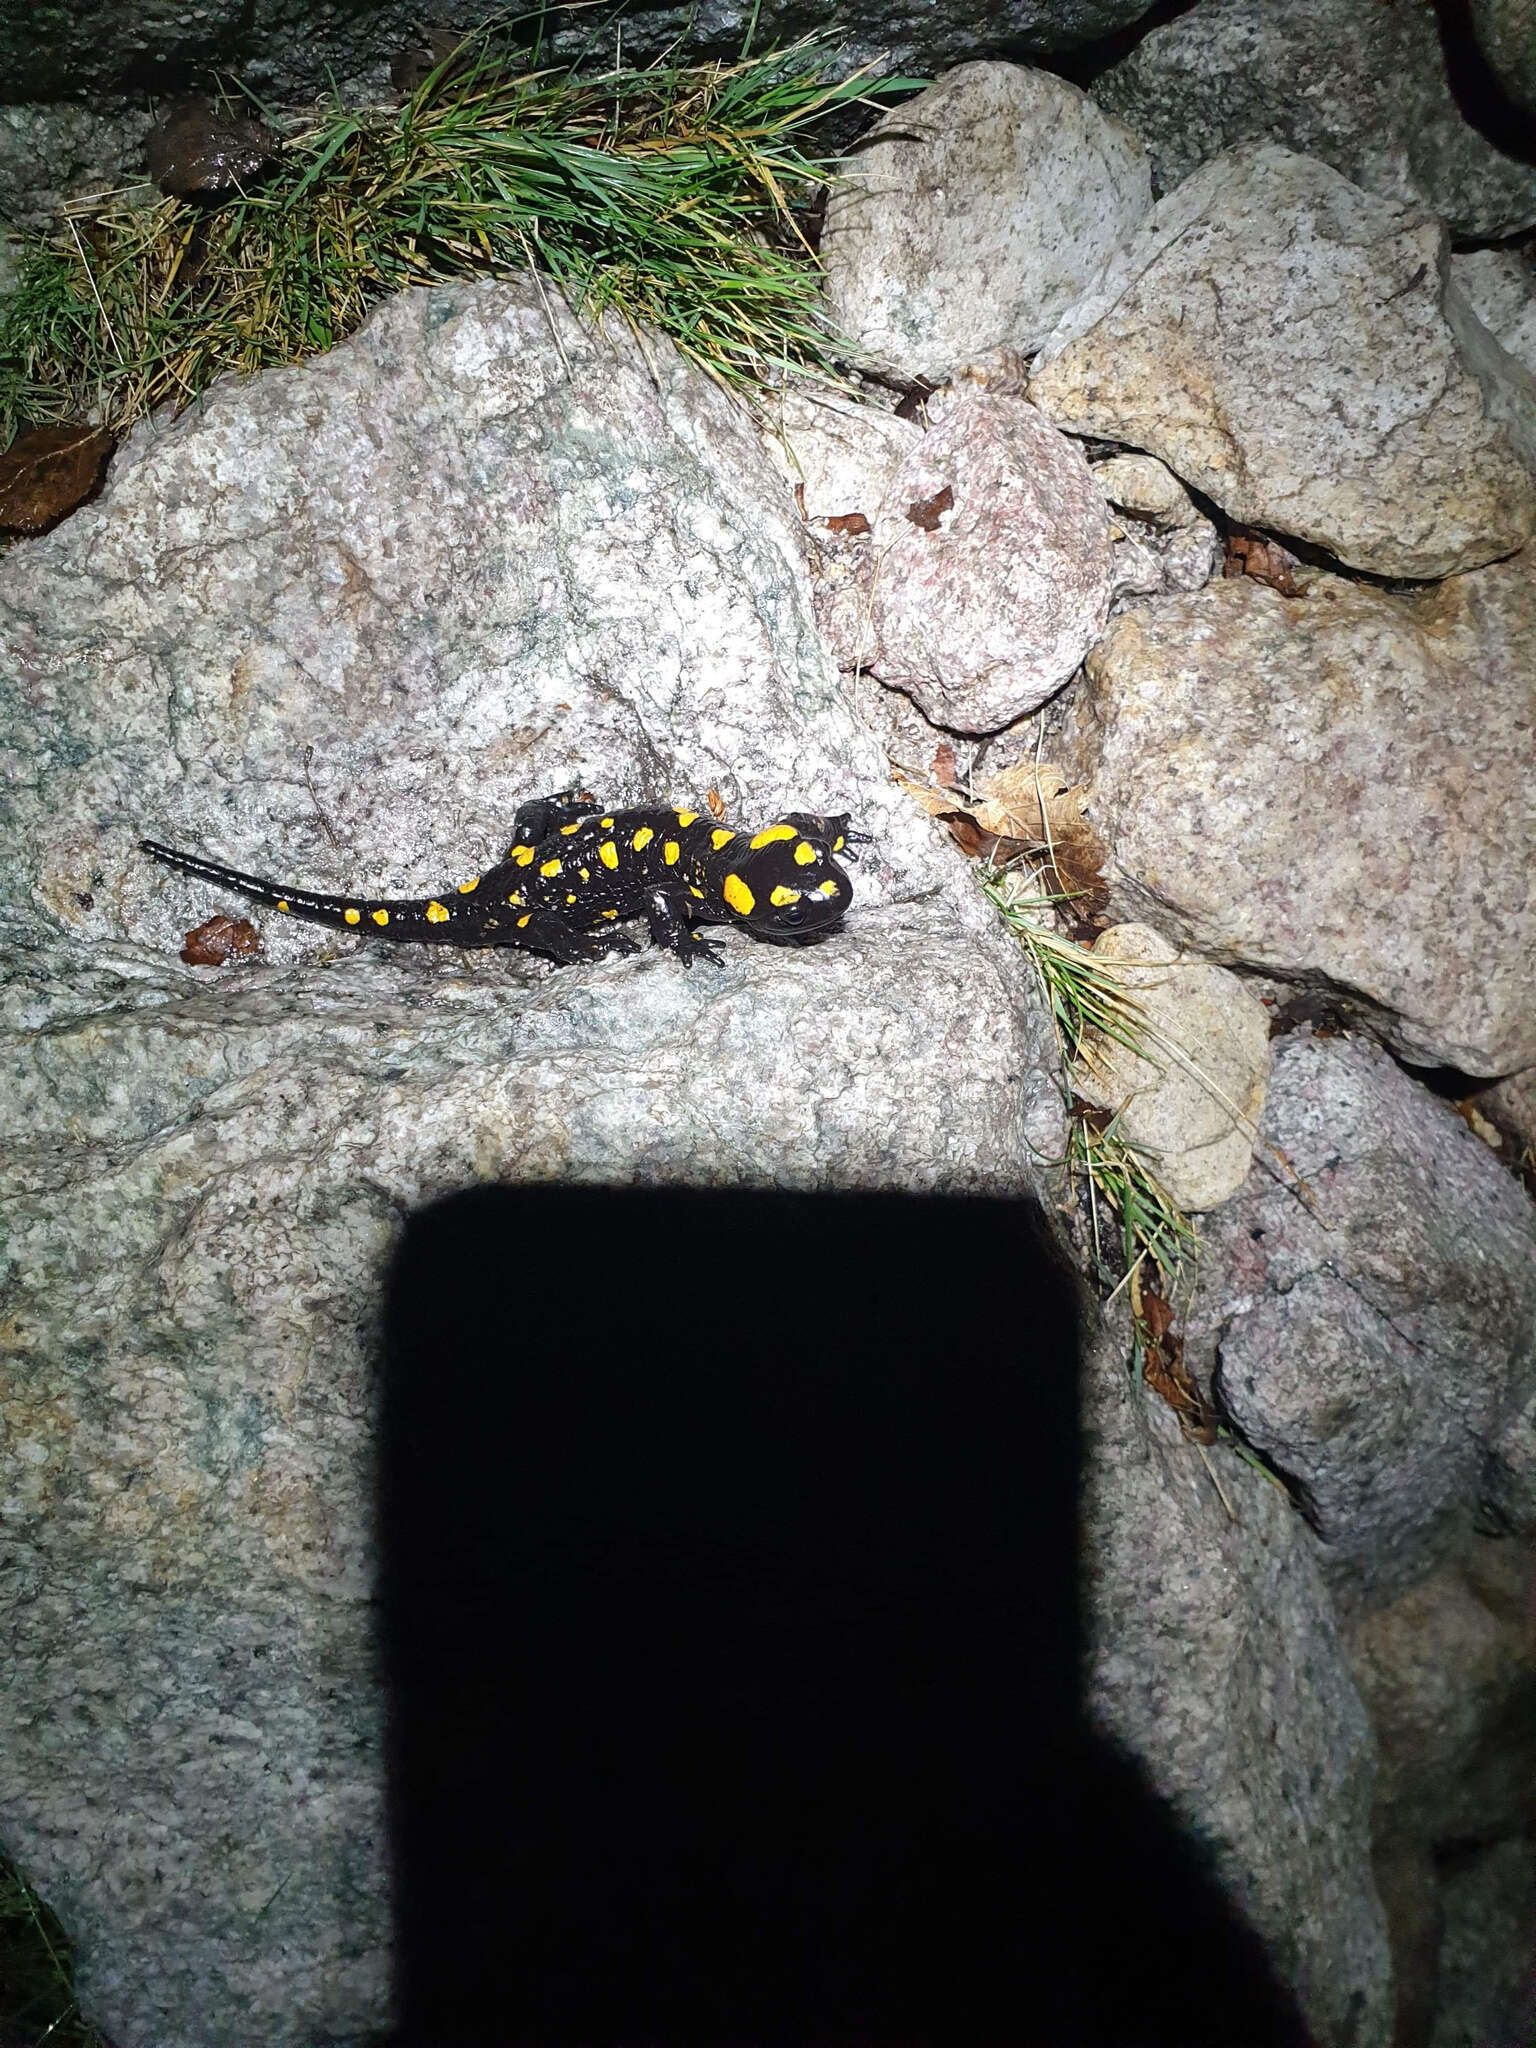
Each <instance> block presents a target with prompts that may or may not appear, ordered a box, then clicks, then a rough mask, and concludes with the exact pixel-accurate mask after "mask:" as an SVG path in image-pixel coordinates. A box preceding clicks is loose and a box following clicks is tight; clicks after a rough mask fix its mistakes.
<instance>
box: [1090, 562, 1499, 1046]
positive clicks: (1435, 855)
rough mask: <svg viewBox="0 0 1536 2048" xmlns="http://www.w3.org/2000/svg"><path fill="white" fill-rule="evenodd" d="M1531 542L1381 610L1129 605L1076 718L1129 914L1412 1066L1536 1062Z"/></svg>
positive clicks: (1344, 603)
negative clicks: (1342, 1012)
mask: <svg viewBox="0 0 1536 2048" xmlns="http://www.w3.org/2000/svg"><path fill="white" fill-rule="evenodd" d="M1533 556H1536V551H1533V550H1529V549H1528V550H1527V551H1526V553H1525V554H1524V555H1522V556H1518V557H1516V558H1514V559H1513V560H1511V561H1508V562H1501V563H1498V564H1496V565H1495V566H1493V567H1492V568H1488V569H1481V570H1478V571H1476V572H1475V573H1474V574H1471V575H1467V576H1456V577H1452V578H1450V579H1449V580H1448V581H1446V582H1445V583H1442V584H1439V585H1436V586H1434V587H1432V588H1430V589H1428V590H1425V591H1423V592H1421V593H1419V594H1417V595H1413V596H1407V597H1395V596H1390V595H1388V594H1386V593H1384V592H1381V591H1377V590H1373V589H1370V588H1368V587H1366V586H1363V585H1358V584H1352V583H1346V582H1344V581H1343V580H1342V579H1340V578H1337V577H1331V576H1318V577H1316V578H1314V580H1313V581H1312V582H1311V583H1310V584H1309V585H1308V587H1307V590H1306V592H1305V594H1304V595H1303V596H1301V597H1298V598H1284V597H1281V596H1280V595H1279V594H1278V593H1277V592H1275V591H1273V590H1269V589H1267V588H1265V587H1263V586H1261V585H1260V584H1258V583H1256V582H1254V581H1253V580H1252V579H1250V578H1246V577H1239V578H1232V579H1228V580H1222V581H1219V582H1215V583H1211V584H1209V585H1207V587H1206V588H1205V589H1204V590H1200V591H1195V592H1193V593H1192V594H1191V595H1189V596H1185V597H1170V598H1166V599H1163V600H1161V601H1159V602H1158V603H1156V604H1152V605H1143V606H1139V607H1136V608H1135V609H1133V610H1131V611H1128V612H1126V613H1125V614H1123V615H1122V616H1121V617H1120V618H1118V619H1115V620H1114V621H1113V622H1112V623H1111V625H1110V626H1109V629H1108V631H1107V632H1106V633H1105V635H1104V638H1103V639H1102V640H1101V641H1100V642H1099V644H1098V646H1097V647H1095V648H1094V650H1093V652H1092V653H1091V654H1090V656H1089V658H1088V662H1087V677H1088V682H1087V688H1086V690H1085V691H1084V692H1083V693H1082V695H1081V697H1080V699H1079V700H1077V702H1076V703H1075V705H1074V716H1075V718H1076V719H1077V721H1078V724H1079V726H1080V729H1081V733H1082V748H1083V753H1082V767H1083V771H1084V773H1085V776H1086V779H1087V780H1088V782H1089V784H1090V788H1091V795H1092V804H1093V819H1094V823H1095V825H1096V826H1097V828H1098V830H1099V832H1100V834H1101V835H1102V836H1103V837H1104V838H1105V839H1106V840H1107V841H1108V843H1109V846H1110V848H1111V853H1112V863H1111V872H1112V878H1113V880H1114V883H1115V891H1116V894H1115V901H1116V904H1117V905H1118V906H1119V908H1120V911H1121V914H1122V915H1130V916H1144V917H1146V918H1147V920H1148V921H1149V922H1151V923H1154V924H1156V925H1157V926H1159V927H1160V928H1161V929H1162V930H1165V931H1167V932H1169V933H1170V934H1171V935H1172V936H1175V937H1177V938H1179V939H1181V940H1182V941H1183V942H1184V943H1185V944H1187V945H1191V946H1193V947H1194V948H1195V949H1196V950H1197V951H1199V952H1202V953H1205V954H1207V955H1209V956H1210V957H1212V958H1214V959H1217V960H1220V961H1223V962H1226V963H1228V964H1231V965H1246V966H1250V967H1254V968H1257V969H1259V970H1261V971H1263V972H1265V973H1271V974H1275V975H1278V976H1281V977H1282V978H1284V979H1286V980H1291V981H1300V982H1302V983H1304V984H1308V985H1314V986H1315V985H1316V984H1318V983H1319V982H1324V983H1331V984H1332V985H1333V986H1334V987H1335V988H1337V989H1338V990H1339V992H1340V993H1341V995H1342V996H1343V997H1344V998H1345V999H1347V1000H1349V1001H1351V1002H1354V1003H1356V1004H1359V1005H1361V1006H1362V1007H1363V1008H1364V1010H1365V1011H1366V1012H1367V1013H1368V1014H1369V1015H1370V1017H1371V1020H1372V1022H1373V1024H1374V1025H1375V1026H1376V1028H1378V1029H1380V1030H1381V1031H1382V1032H1383V1033H1384V1034H1385V1035H1386V1036H1387V1037H1388V1039H1389V1040H1390V1042H1391V1043H1392V1044H1393V1045H1395V1046H1397V1047H1398V1048H1399V1049H1400V1050H1401V1051H1402V1052H1404V1053H1405V1054H1406V1055H1407V1056H1408V1057H1409V1058H1410V1059H1414V1060H1418V1061H1420V1062H1421V1063H1423V1064H1426V1065H1434V1064H1436V1063H1438V1062H1442V1061H1443V1062H1447V1063H1449V1064H1450V1065H1453V1066H1457V1067H1460V1068H1462V1069H1463V1070H1464V1071H1466V1072H1468V1073H1472V1074H1488V1075H1493V1074H1507V1073H1510V1072H1512V1071H1515V1070H1517V1069H1519V1068H1520V1067H1522V1066H1525V1065H1529V1064H1530V1063H1531V1062H1532V1061H1533V1059H1536V906H1533V903H1532V899H1531V891H1530V886H1529V861H1530V848H1531V846H1532V844H1533V843H1536V811H1533V804H1536V796H1533V792H1532V787H1531V780H1530V773H1529V765H1530V754H1531V744H1532V738H1531V735H1532V727H1533V723H1536V559H1533Z"/></svg>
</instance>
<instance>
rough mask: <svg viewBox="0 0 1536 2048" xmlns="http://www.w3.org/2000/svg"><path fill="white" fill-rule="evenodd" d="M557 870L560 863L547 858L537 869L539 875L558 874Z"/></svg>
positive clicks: (558, 870)
mask: <svg viewBox="0 0 1536 2048" xmlns="http://www.w3.org/2000/svg"><path fill="white" fill-rule="evenodd" d="M559 872H560V863H559V861H557V860H547V861H545V863H544V865H543V866H542V867H541V868H540V869H539V873H540V874H541V875H558V874H559Z"/></svg>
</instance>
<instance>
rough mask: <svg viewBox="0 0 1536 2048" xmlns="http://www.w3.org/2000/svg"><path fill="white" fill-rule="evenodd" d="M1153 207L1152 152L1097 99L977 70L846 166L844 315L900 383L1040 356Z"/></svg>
mask: <svg viewBox="0 0 1536 2048" xmlns="http://www.w3.org/2000/svg"><path fill="white" fill-rule="evenodd" d="M1151 205H1152V187H1151V181H1150V178H1149V176H1148V172H1147V161H1146V152H1145V151H1144V150H1143V148H1142V146H1141V144H1140V142H1139V141H1138V140H1137V139H1136V137H1135V136H1134V135H1132V134H1131V132H1130V130H1129V129H1128V128H1126V127H1125V126H1124V125H1123V124H1122V123H1121V122H1119V121H1115V120H1112V119H1111V118H1110V117H1109V116H1108V115H1106V114H1104V113H1101V112H1100V110H1099V109H1098V108H1097V107H1096V106H1095V105H1094V103H1093V101H1092V100H1091V99H1089V98H1088V96H1087V94H1086V93H1083V92H1079V90H1078V89H1077V87H1076V86H1074V85H1068V84H1067V82H1066V81H1065V80H1064V79H1060V78H1056V77H1053V76H1052V75H1051V74H1050V73H1049V72H1046V71H1033V70H1027V69H1025V68H1024V67H1023V66H1021V65H1017V64H962V65H960V66H959V67H958V68H957V69H956V70H954V71H950V72H947V73H946V74H945V75H944V77H942V78H941V79H939V80H938V82H937V83H936V84H934V85H931V86H930V87H929V88H928V90H927V91H926V92H925V93H923V94H922V95H921V96H920V97H919V98H917V99H915V100H908V101H904V102H903V103H902V104H901V106H900V107H899V108H897V109H895V110H893V111H892V112H891V113H890V114H888V115H887V116H886V117H885V119H884V120H883V121H881V122H879V123H878V124H877V126H876V127H875V128H874V129H873V130H872V131H871V132H870V134H869V135H867V136H863V137H861V138H860V142H859V147H858V150H857V152H856V153H855V154H854V155H852V156H851V157H849V158H848V160H847V162H846V163H845V164H843V165H842V166H841V169H840V172H839V178H838V181H837V183H835V184H834V185H833V186H832V188H831V194H830V198H829V200H828V205H827V220H826V227H825V230H824V231H823V234H822V239H821V256H822V261H823V263H824V264H825V265H826V283H827V297H828V302H829V305H830V309H831V313H832V318H833V320H834V321H835V322H836V324H837V326H838V327H839V328H840V330H841V331H842V332H843V333H844V334H846V335H847V336H848V337H849V338H850V339H851V340H852V341H853V342H854V343H855V344H856V346H857V348H858V352H859V356H860V359H861V360H863V361H865V362H867V363H868V364H870V365H871V366H872V367H873V368H875V369H878V370H881V371H884V372H885V373H886V374H888V375H891V376H895V377H902V378H907V379H913V380H915V379H916V378H919V377H926V378H929V379H930V380H932V381H933V382H935V383H937V382H939V381H941V380H942V379H943V378H945V377H948V376H951V375H953V374H954V372H955V371H956V370H958V369H961V368H963V367H964V365H965V364H966V363H967V362H968V361H969V360H970V358H971V357H972V356H973V355H975V354H976V353H977V351H978V350H983V349H989V348H996V347H1007V348H1015V349H1021V350H1024V351H1026V352H1029V353H1032V352H1033V351H1034V350H1035V349H1037V348H1038V347H1039V346H1040V344H1041V342H1042V341H1044V339H1045V337H1046V335H1047V334H1049V333H1050V331H1051V329H1052V327H1053V326H1054V325H1055V324H1056V322H1057V320H1058V319H1059V318H1060V317H1061V315H1062V314H1063V313H1065V312H1066V310H1067V308H1068V307H1069V306H1070V305H1071V304H1072V302H1073V301H1074V300H1075V299H1076V298H1077V297H1078V295H1079V293H1080V292H1081V291H1082V290H1083V287H1084V286H1085V285H1086V284H1087V283H1088V282H1089V280H1090V279H1091V278H1092V277H1093V276H1094V275H1095V274H1096V273H1097V271H1098V270H1099V269H1100V267H1101V266H1102V265H1103V263H1104V261H1105V260H1106V258H1107V257H1108V256H1109V255H1110V253H1111V251H1112V250H1114V249H1116V248H1118V247H1119V246H1120V244H1121V243H1122V242H1125V241H1128V240H1129V238H1130V236H1131V234H1132V232H1133V231H1134V229H1135V228H1136V227H1137V226H1138V225H1139V224H1140V222H1141V220H1142V217H1143V216H1144V215H1145V214H1146V213H1147V212H1148V210H1149V209H1150V207H1151ZM980 280H985V288H984V289H982V290H978V289H977V286H978V282H979V281H980Z"/></svg>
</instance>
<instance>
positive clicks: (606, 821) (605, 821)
mask: <svg viewBox="0 0 1536 2048" xmlns="http://www.w3.org/2000/svg"><path fill="white" fill-rule="evenodd" d="M598 823H599V824H600V825H601V826H602V828H603V830H604V831H605V832H611V831H612V830H613V820H612V818H600V819H599V820H598Z"/></svg>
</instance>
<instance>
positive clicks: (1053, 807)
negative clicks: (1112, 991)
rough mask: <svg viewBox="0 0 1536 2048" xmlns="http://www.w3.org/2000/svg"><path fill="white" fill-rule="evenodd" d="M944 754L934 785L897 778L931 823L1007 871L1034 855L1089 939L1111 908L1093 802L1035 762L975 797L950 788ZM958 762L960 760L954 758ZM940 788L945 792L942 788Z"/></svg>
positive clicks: (992, 779)
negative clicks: (1091, 816)
mask: <svg viewBox="0 0 1536 2048" xmlns="http://www.w3.org/2000/svg"><path fill="white" fill-rule="evenodd" d="M944 752H945V748H944V747H943V746H941V747H940V749H939V753H938V754H936V755H935V756H934V767H933V773H932V780H931V782H930V783H929V785H927V786H924V785H923V784H922V783H918V782H914V781H913V780H912V779H911V777H910V776H906V775H903V774H901V773H900V771H898V772H897V775H896V780H897V781H898V782H899V783H900V784H901V786H902V788H903V789H905V790H906V791H907V792H908V793H909V794H910V795H912V796H914V797H916V799H917V801H918V802H919V803H920V804H921V805H922V807H923V809H924V810H925V811H927V812H928V814H929V816H930V817H934V818H939V819H941V820H942V821H943V823H944V824H946V825H947V826H948V827H949V829H950V832H951V833H952V834H953V836H954V838H955V840H956V842H957V844H958V845H959V846H960V848H961V849H962V851H963V852H965V853H967V854H970V855H971V856H972V857H973V858H974V857H977V856H981V855H986V856H989V857H990V858H992V859H994V860H996V861H997V862H999V863H1003V862H1006V861H1009V860H1013V859H1015V858H1017V857H1018V856H1019V855H1021V854H1029V855H1031V856H1034V857H1035V858H1036V859H1037V860H1038V858H1039V856H1040V855H1041V854H1044V855H1045V859H1044V861H1043V862H1042V863H1041V864H1040V879H1041V881H1042V883H1043V884H1044V886H1045V888H1046V890H1047V891H1048V893H1049V894H1051V895H1053V896H1063V897H1065V898H1066V899H1067V910H1068V914H1069V915H1070V916H1071V917H1072V918H1073V919H1074V921H1075V923H1076V926H1077V928H1078V930H1079V931H1080V932H1081V931H1083V930H1085V929H1090V928H1092V927H1093V925H1094V921H1095V920H1096V919H1098V918H1100V917H1101V916H1102V914H1103V911H1104V909H1105V907H1106V905H1107V904H1108V901H1109V889H1108V885H1107V884H1106V883H1105V880H1104V873H1103V866H1104V857H1105V854H1106V852H1107V848H1106V847H1105V845H1104V842H1103V840H1102V839H1100V837H1099V835H1098V833H1097V832H1095V831H1094V829H1093V827H1092V825H1090V824H1089V822H1088V818H1087V799H1086V798H1085V796H1084V794H1083V792H1082V790H1081V789H1080V788H1078V787H1077V786H1076V785H1075V784H1073V783H1072V782H1070V781H1069V780H1068V778H1067V777H1066V776H1065V775H1064V774H1063V773H1062V772H1061V770H1060V769H1059V768H1053V767H1050V766H1049V765H1047V764H1045V763H1041V764H1039V765H1038V766H1037V765H1036V763H1035V762H1033V761H1024V762H1021V763H1020V764H1019V765H1018V766H1017V767H1016V768H1004V769H1002V770H1001V771H1000V772H999V773H998V774H996V775H991V776H988V778H987V779H986V781H985V782H983V783H982V784H981V785H980V788H979V789H978V791H977V793H976V795H975V796H974V797H967V796H964V795H962V794H961V792H960V791H959V790H957V789H955V788H953V787H952V786H946V785H945V784H944V783H943V778H942V775H941V761H942V756H943V754H944ZM950 761H951V763H952V762H953V754H952V753H951V755H950ZM934 784H939V785H940V786H939V787H934V786H933V785H934Z"/></svg>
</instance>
